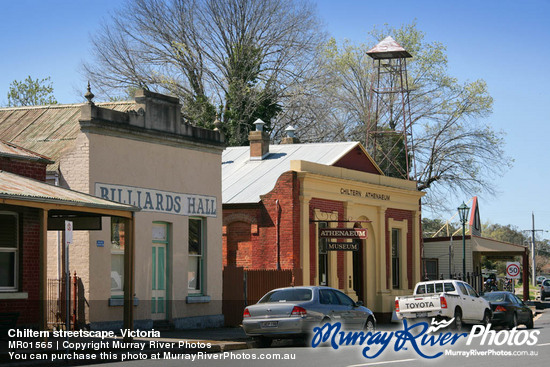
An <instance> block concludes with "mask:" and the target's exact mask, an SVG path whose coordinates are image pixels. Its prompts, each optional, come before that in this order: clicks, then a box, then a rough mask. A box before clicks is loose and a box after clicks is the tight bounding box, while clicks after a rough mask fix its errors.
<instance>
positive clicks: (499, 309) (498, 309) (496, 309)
mask: <svg viewBox="0 0 550 367" xmlns="http://www.w3.org/2000/svg"><path fill="white" fill-rule="evenodd" d="M495 311H497V312H506V308H504V307H502V306H497V308H495Z"/></svg>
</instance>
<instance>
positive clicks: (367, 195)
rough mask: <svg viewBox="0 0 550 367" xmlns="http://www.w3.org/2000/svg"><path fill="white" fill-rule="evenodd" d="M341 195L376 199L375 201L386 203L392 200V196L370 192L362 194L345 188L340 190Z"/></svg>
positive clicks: (359, 191)
mask: <svg viewBox="0 0 550 367" xmlns="http://www.w3.org/2000/svg"><path fill="white" fill-rule="evenodd" d="M340 194H342V195H348V196H357V197H363V198H369V199H375V200H384V201H388V200H390V195H385V194H379V193H377V192H369V191H367V192H362V191H361V190H353V189H346V188H344V187H341V188H340Z"/></svg>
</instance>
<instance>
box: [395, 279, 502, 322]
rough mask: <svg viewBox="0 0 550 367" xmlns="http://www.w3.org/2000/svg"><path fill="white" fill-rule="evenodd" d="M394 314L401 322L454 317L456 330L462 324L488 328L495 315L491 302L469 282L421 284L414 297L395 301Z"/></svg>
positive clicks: (454, 281)
mask: <svg viewBox="0 0 550 367" xmlns="http://www.w3.org/2000/svg"><path fill="white" fill-rule="evenodd" d="M395 313H396V315H397V317H398V318H399V319H400V320H402V319H404V318H407V319H414V318H437V319H448V320H450V319H453V318H454V322H453V324H454V325H453V326H454V327H455V329H457V330H461V329H462V324H463V323H466V324H478V323H482V324H484V325H487V324H488V323H490V322H491V318H492V316H493V313H492V311H491V305H490V304H489V302H487V301H486V300H485V299H483V298H482V297H480V296H479V295H478V294H477V292H476V291H475V290H474V289H473V288H472V287H471V286H470V285H469V284H468V283H466V282H463V281H461V280H455V279H450V280H434V281H428V282H420V283H418V284H417V285H416V287H415V290H414V294H413V295H411V296H402V297H396V298H395Z"/></svg>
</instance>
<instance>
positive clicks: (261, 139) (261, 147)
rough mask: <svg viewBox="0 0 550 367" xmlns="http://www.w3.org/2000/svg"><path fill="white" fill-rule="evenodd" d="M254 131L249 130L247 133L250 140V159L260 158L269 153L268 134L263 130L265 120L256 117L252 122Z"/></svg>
mask: <svg viewBox="0 0 550 367" xmlns="http://www.w3.org/2000/svg"><path fill="white" fill-rule="evenodd" d="M254 125H256V131H251V132H250V134H248V141H249V142H250V160H251V161H255V160H258V161H259V160H262V159H264V158H265V157H267V155H268V154H269V134H268V133H266V132H265V131H264V125H265V122H263V121H262V120H260V119H257V120H256V121H255V122H254Z"/></svg>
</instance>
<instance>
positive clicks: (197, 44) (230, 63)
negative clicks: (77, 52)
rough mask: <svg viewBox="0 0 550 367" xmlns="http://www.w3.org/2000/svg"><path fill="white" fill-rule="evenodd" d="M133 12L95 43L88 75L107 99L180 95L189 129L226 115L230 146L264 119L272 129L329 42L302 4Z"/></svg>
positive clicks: (215, 2)
mask: <svg viewBox="0 0 550 367" xmlns="http://www.w3.org/2000/svg"><path fill="white" fill-rule="evenodd" d="M129 5H130V6H127V7H124V8H123V9H121V10H120V11H118V12H117V13H115V14H114V15H113V17H112V18H111V20H110V22H109V23H106V24H105V25H104V26H103V28H102V30H101V31H100V32H99V33H98V34H97V35H95V36H94V37H93V38H92V48H93V52H94V58H95V61H94V62H93V63H86V64H84V70H85V72H86V74H87V76H88V78H89V79H90V80H91V81H93V83H94V85H95V86H97V88H98V89H99V93H103V94H106V95H111V94H117V93H120V91H123V90H125V89H126V88H128V87H139V88H146V89H150V90H153V91H157V92H164V93H170V94H173V95H175V96H177V97H179V98H180V100H181V102H182V105H183V116H184V118H185V119H186V120H187V121H188V122H190V123H193V124H197V125H201V126H207V127H211V124H212V122H213V121H214V119H215V114H216V112H218V113H221V114H222V116H221V120H222V122H223V126H222V130H223V131H224V133H225V134H226V137H227V139H228V141H229V143H230V144H232V145H242V144H244V143H246V142H247V139H246V137H247V133H248V131H249V130H250V129H252V123H253V122H254V120H256V119H257V118H262V119H264V118H265V119H267V121H265V122H266V123H267V126H268V127H269V124H270V123H273V122H274V121H269V120H273V118H274V117H275V116H276V115H277V114H278V113H279V112H280V110H281V106H285V105H286V104H287V103H288V101H291V100H292V99H293V98H296V93H300V92H303V91H302V90H301V89H300V88H296V86H297V85H300V84H303V81H304V78H305V77H306V76H307V75H309V73H310V70H311V67H312V66H313V60H314V59H315V55H316V52H317V50H318V46H319V45H320V44H321V43H322V41H324V33H323V32H321V31H320V30H319V21H318V19H317V17H316V15H315V13H314V10H313V8H312V6H311V5H310V3H309V2H306V1H301V0H222V1H220V0H137V1H132V2H131V4H130V3H129ZM127 9H132V11H127ZM216 110H217V111H216ZM271 127H273V126H271Z"/></svg>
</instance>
